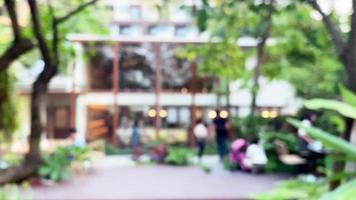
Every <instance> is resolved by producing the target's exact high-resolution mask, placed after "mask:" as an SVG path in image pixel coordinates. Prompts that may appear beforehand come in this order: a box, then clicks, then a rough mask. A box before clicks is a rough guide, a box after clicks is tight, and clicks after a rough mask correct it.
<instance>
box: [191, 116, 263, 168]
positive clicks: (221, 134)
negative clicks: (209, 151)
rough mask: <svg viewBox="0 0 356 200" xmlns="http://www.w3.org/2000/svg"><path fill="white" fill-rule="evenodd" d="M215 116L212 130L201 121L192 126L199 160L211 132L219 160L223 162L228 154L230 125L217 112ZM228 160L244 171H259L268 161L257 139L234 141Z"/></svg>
mask: <svg viewBox="0 0 356 200" xmlns="http://www.w3.org/2000/svg"><path fill="white" fill-rule="evenodd" d="M216 114H217V115H216V118H215V119H214V120H213V123H212V127H213V128H209V127H211V126H208V125H207V124H205V123H204V122H203V121H202V119H198V120H197V122H196V124H195V126H194V129H193V133H194V136H195V138H196V141H197V146H198V158H199V159H201V158H202V156H203V154H204V150H205V145H206V142H207V140H208V138H209V137H211V136H212V135H213V134H212V132H215V141H216V145H217V150H218V154H219V157H220V160H221V161H223V159H224V158H225V157H226V156H227V154H228V153H229V150H228V147H227V141H228V139H229V130H230V128H231V125H230V123H229V120H228V119H227V118H224V117H222V116H221V115H220V112H219V111H216ZM229 159H230V161H232V162H234V163H235V164H236V165H238V166H240V168H241V169H242V170H246V171H261V169H263V168H264V166H265V165H266V164H267V161H268V159H267V156H266V153H265V151H264V149H263V147H261V146H260V144H259V143H258V140H257V139H254V140H252V141H250V142H247V140H245V139H237V140H235V141H234V142H233V143H232V145H231V152H230V156H229Z"/></svg>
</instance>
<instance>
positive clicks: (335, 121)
mask: <svg viewBox="0 0 356 200" xmlns="http://www.w3.org/2000/svg"><path fill="white" fill-rule="evenodd" d="M315 126H317V127H320V128H321V129H323V130H326V131H327V132H329V133H335V135H341V134H342V133H344V131H345V128H346V127H345V121H344V118H343V117H342V116H340V115H339V114H338V113H336V112H333V111H330V110H327V111H324V110H323V111H321V114H320V117H318V118H317V120H316V122H315Z"/></svg>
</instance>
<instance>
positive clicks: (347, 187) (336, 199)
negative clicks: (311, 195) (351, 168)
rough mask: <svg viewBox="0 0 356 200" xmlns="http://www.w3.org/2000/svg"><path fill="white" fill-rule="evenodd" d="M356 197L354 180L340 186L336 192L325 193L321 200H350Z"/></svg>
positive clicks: (355, 181) (355, 182)
mask: <svg viewBox="0 0 356 200" xmlns="http://www.w3.org/2000/svg"><path fill="white" fill-rule="evenodd" d="M355 196H356V179H353V180H351V181H349V182H347V183H345V184H342V185H341V186H340V187H338V188H337V189H336V190H334V191H332V192H329V193H326V194H325V195H323V196H322V198H321V200H352V199H355Z"/></svg>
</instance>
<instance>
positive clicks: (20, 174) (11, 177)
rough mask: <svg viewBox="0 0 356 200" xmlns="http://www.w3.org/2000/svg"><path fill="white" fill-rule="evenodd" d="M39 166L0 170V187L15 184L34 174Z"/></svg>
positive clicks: (22, 166)
mask: <svg viewBox="0 0 356 200" xmlns="http://www.w3.org/2000/svg"><path fill="white" fill-rule="evenodd" d="M38 167H39V165H38V164H36V165H35V164H34V165H28V164H27V165H21V166H18V167H10V168H7V169H3V170H0V185H3V184H6V183H17V182H21V181H23V180H25V179H27V178H28V177H30V176H33V175H35V174H36V172H37V169H38Z"/></svg>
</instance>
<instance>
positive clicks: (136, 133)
mask: <svg viewBox="0 0 356 200" xmlns="http://www.w3.org/2000/svg"><path fill="white" fill-rule="evenodd" d="M131 145H132V148H133V150H134V155H133V156H134V159H137V158H138V157H139V156H140V153H141V152H140V124H139V121H138V120H135V121H134V123H133V126H132V135H131Z"/></svg>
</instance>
